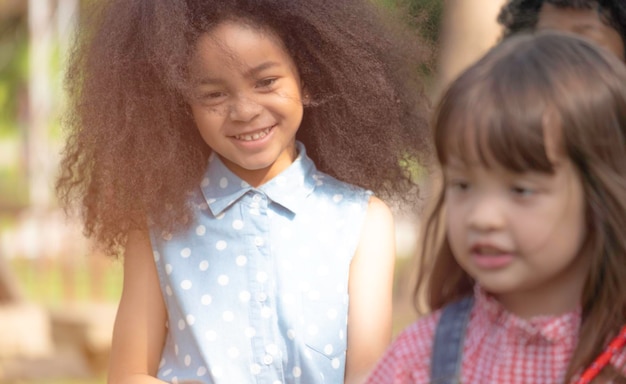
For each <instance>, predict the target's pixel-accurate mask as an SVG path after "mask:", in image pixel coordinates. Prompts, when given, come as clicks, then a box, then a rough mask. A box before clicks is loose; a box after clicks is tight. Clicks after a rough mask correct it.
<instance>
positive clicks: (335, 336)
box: [152, 144, 370, 384]
mask: <svg viewBox="0 0 626 384" xmlns="http://www.w3.org/2000/svg"><path fill="white" fill-rule="evenodd" d="M298 145H299V151H300V153H301V154H302V156H300V157H299V158H298V159H297V160H296V161H295V162H294V164H293V165H292V166H291V167H290V168H289V169H288V170H286V171H285V172H283V173H282V174H281V175H279V176H277V177H276V178H274V179H273V180H271V181H269V182H268V183H266V184H264V185H263V186H261V187H259V188H253V187H251V186H250V185H249V184H248V183H246V182H244V181H242V180H240V179H239V178H237V177H236V176H235V175H233V174H232V173H230V171H228V170H227V169H226V168H225V167H224V165H223V164H222V162H221V160H220V159H219V157H217V156H211V157H212V160H210V162H209V169H208V171H207V174H206V175H205V177H204V178H203V179H202V181H201V182H200V186H199V187H200V189H199V191H198V192H197V193H192V194H190V195H189V199H190V207H192V209H193V213H194V215H195V216H194V217H192V218H190V222H191V223H193V224H192V225H190V228H189V230H188V233H176V234H170V233H163V232H161V231H154V232H155V233H156V234H157V235H156V236H155V235H154V234H152V240H153V248H154V252H153V257H154V260H155V263H156V265H157V268H158V269H159V277H160V283H161V285H162V289H163V292H164V295H163V297H164V299H165V302H166V305H167V308H168V323H169V324H171V325H172V326H171V327H169V328H168V332H169V334H168V337H167V339H166V344H165V347H164V350H163V358H162V360H161V363H160V365H159V371H158V377H159V378H161V379H162V380H163V381H166V382H171V383H173V382H175V381H178V382H181V383H182V382H194V383H202V384H208V383H215V384H225V383H234V382H241V383H244V382H253V381H255V378H256V380H257V381H259V382H266V383H273V384H278V383H284V384H288V383H295V382H301V383H310V384H318V383H323V382H324V383H326V382H331V383H335V382H336V383H339V382H342V381H343V375H344V370H345V356H346V338H345V333H346V318H347V309H348V308H347V303H348V300H347V285H348V284H347V283H348V281H347V278H348V272H349V267H350V261H351V258H352V255H353V254H354V251H355V249H356V245H357V241H358V238H359V235H360V233H359V230H360V228H361V227H362V222H363V220H364V217H365V211H366V207H367V201H368V199H369V196H370V193H369V192H366V191H363V190H361V189H358V188H353V187H349V186H347V185H346V184H343V183H340V182H338V181H337V180H335V179H333V178H332V177H330V176H327V175H324V174H321V173H319V172H317V171H316V170H315V168H314V166H313V164H312V162H311V161H310V159H309V158H308V157H306V155H305V151H304V148H303V147H302V146H301V145H300V144H298ZM355 207H356V209H355Z"/></svg>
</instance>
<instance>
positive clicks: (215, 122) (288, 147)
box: [189, 21, 304, 186]
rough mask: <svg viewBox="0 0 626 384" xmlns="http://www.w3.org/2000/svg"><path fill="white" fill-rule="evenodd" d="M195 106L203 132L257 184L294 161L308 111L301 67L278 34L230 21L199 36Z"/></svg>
mask: <svg viewBox="0 0 626 384" xmlns="http://www.w3.org/2000/svg"><path fill="white" fill-rule="evenodd" d="M191 78H192V81H193V84H194V89H193V91H192V94H193V95H194V96H193V97H191V98H190V100H189V104H190V106H191V111H192V114H193V116H194V120H195V122H196V125H197V126H198V130H199V131H200V135H201V136H202V138H203V139H204V141H205V142H206V143H207V144H208V145H209V147H211V149H212V150H213V151H214V152H215V153H216V154H217V155H219V156H220V158H221V159H222V161H223V162H224V164H225V165H226V166H227V167H228V168H229V169H230V170H231V171H232V172H234V173H235V174H236V175H237V176H239V177H240V178H241V179H243V180H244V181H246V182H247V183H248V184H250V185H253V186H259V185H261V184H264V183H265V182H267V181H268V180H270V179H272V178H273V177H274V176H276V175H278V174H279V173H280V172H282V171H283V170H284V169H286V168H287V167H288V166H289V165H290V164H291V163H292V162H293V160H294V159H295V157H296V155H297V154H296V150H295V136H296V132H297V131H298V128H299V127H300V123H301V121H302V116H303V113H304V107H303V103H302V86H301V81H300V77H299V74H298V71H297V69H296V65H295V63H294V62H293V60H292V58H291V56H290V55H289V53H288V52H287V51H286V50H285V48H284V47H283V44H282V43H281V40H280V39H279V38H278V37H277V36H275V35H274V34H273V32H271V31H269V30H265V29H261V28H259V27H255V26H252V25H250V24H246V23H242V22H236V21H224V22H222V23H221V24H218V25H217V26H215V27H214V28H213V29H211V30H210V31H209V32H208V33H205V34H204V35H202V36H201V37H200V38H199V39H198V43H197V44H196V50H195V53H194V55H193V57H192V61H191Z"/></svg>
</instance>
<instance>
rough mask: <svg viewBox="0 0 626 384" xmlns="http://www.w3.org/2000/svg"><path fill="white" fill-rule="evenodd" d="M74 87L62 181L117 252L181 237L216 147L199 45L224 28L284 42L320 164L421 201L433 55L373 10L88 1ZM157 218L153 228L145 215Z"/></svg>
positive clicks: (97, 234) (304, 129)
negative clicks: (196, 91)
mask: <svg viewBox="0 0 626 384" xmlns="http://www.w3.org/2000/svg"><path fill="white" fill-rule="evenodd" d="M88 5H90V6H92V7H93V8H90V9H86V10H84V11H83V12H82V19H81V24H80V26H79V29H78V30H79V34H78V35H77V38H76V41H75V44H74V45H73V49H72V52H71V55H70V60H69V65H68V70H67V75H66V79H65V84H66V90H67V92H68V98H69V108H68V113H67V115H66V118H65V121H64V124H65V128H66V130H67V131H68V138H67V142H66V146H65V149H64V152H63V158H62V162H61V173H60V176H59V178H58V180H57V191H58V194H59V199H60V201H61V203H62V204H63V205H64V206H65V207H66V209H70V208H71V207H72V206H73V203H78V207H79V209H80V214H81V216H82V219H83V222H84V231H85V234H86V235H87V236H89V237H93V238H95V239H96V240H97V242H98V243H99V244H101V245H102V246H103V247H104V249H105V250H107V251H109V253H111V254H119V251H121V250H123V248H124V244H125V241H126V236H127V233H128V231H130V230H133V229H142V228H145V227H146V225H147V224H146V223H147V222H148V221H149V222H150V223H152V224H154V225H156V226H157V227H159V228H162V229H163V230H177V229H183V228H185V222H186V220H187V219H186V218H187V217H188V213H189V208H188V206H187V202H186V199H187V198H188V193H189V192H190V191H191V190H193V189H194V188H196V187H197V185H198V183H199V182H200V180H201V176H202V174H203V172H204V170H205V167H206V164H207V159H208V156H209V154H210V148H208V146H207V145H206V143H205V142H204V141H203V140H202V138H201V136H200V134H199V133H198V130H197V128H196V126H195V124H194V121H193V119H192V115H191V112H190V108H189V106H188V105H187V103H186V101H185V100H186V99H185V94H186V92H187V91H188V90H189V84H190V81H189V78H188V64H189V58H190V55H191V54H192V52H193V49H194V45H195V42H196V40H197V39H198V37H199V36H200V35H201V34H203V33H205V32H207V31H210V30H211V28H213V27H214V26H215V25H217V24H218V23H220V22H221V21H223V20H226V19H233V18H234V19H240V20H246V21H247V22H251V23H253V24H255V25H258V26H260V27H262V28H270V30H272V31H273V32H275V33H276V34H277V35H278V36H280V37H281V38H282V40H283V42H284V44H285V47H286V49H287V51H288V52H289V53H290V54H291V56H292V58H293V59H294V61H295V63H296V65H297V68H298V70H299V73H300V77H301V79H302V81H303V83H304V84H306V87H307V90H308V92H309V93H310V98H311V102H310V103H309V104H308V105H306V106H305V109H304V117H303V121H302V123H301V125H300V128H299V131H298V133H297V136H296V138H297V139H298V140H300V141H302V142H303V143H304V144H305V146H306V148H307V154H309V156H310V157H311V158H312V159H313V161H314V162H315V163H316V165H317V167H318V168H319V169H320V170H321V171H323V172H326V173H328V174H330V175H332V176H334V177H336V178H338V179H340V180H343V181H346V182H348V183H352V184H355V185H358V186H361V187H363V188H367V189H370V190H373V191H374V192H375V193H377V194H379V195H380V196H381V197H383V198H385V197H394V198H395V197H402V198H407V199H410V198H411V196H415V195H416V193H415V192H416V184H417V181H416V180H415V172H414V169H415V167H416V164H421V165H424V164H427V163H428V158H429V157H430V156H429V154H430V152H431V150H430V144H429V142H430V140H429V139H430V132H429V128H428V121H427V120H426V118H425V116H427V115H426V113H427V111H428V109H429V106H428V99H427V97H426V96H425V93H424V87H423V85H422V79H421V78H420V72H419V70H418V67H419V65H420V64H421V63H424V62H425V61H426V60H427V58H426V57H427V56H428V55H429V47H428V46H427V45H426V44H424V43H423V42H421V41H420V40H419V39H418V38H417V37H416V33H417V32H413V31H411V30H410V29H408V28H405V27H404V25H402V24H403V23H401V22H398V21H397V20H395V19H394V18H393V17H391V13H390V12H388V11H386V10H383V9H379V7H376V6H375V5H373V4H372V3H370V2H368V1H363V0H341V1H326V0H214V1H207V0H112V1H106V2H90V3H88ZM148 218H149V219H148Z"/></svg>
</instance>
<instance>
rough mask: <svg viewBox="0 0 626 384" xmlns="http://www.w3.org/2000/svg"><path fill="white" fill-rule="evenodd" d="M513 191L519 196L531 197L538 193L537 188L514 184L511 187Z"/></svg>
mask: <svg viewBox="0 0 626 384" xmlns="http://www.w3.org/2000/svg"><path fill="white" fill-rule="evenodd" d="M511 192H513V194H514V195H516V196H518V197H530V196H532V195H534V194H536V193H537V190H536V189H534V188H529V187H527V186H521V185H514V186H512V187H511Z"/></svg>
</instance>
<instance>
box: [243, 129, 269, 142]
mask: <svg viewBox="0 0 626 384" xmlns="http://www.w3.org/2000/svg"><path fill="white" fill-rule="evenodd" d="M270 129H271V128H267V129H264V130H262V131H260V132H255V133H253V134H251V135H237V136H235V137H236V138H237V139H238V140H243V141H252V140H258V139H260V138H263V137H265V136H267V134H268V133H269V132H270Z"/></svg>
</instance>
